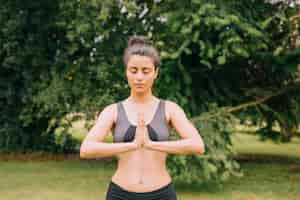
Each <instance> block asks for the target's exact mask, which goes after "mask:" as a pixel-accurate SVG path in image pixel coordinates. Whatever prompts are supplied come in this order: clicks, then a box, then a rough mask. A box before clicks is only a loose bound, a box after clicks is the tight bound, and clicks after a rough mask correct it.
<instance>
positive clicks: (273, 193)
mask: <svg viewBox="0 0 300 200" xmlns="http://www.w3.org/2000/svg"><path fill="white" fill-rule="evenodd" d="M0 164H1V170H0V177H2V178H1V179H0V185H1V187H0V194H1V196H2V197H3V199H5V200H16V199H22V200H26V199H28V200H29V199H30V200H41V199H43V200H48V199H49V200H50V199H51V200H52V199H57V200H60V199H62V200H81V199H85V200H96V199H104V196H105V192H106V188H107V186H108V183H109V180H110V177H111V175H112V174H113V172H114V171H115V167H116V165H115V163H114V162H104V161H100V160H97V161H95V160H94V161H89V160H65V161H33V162H31V161H26V162H24V161H23V162H21V161H16V160H15V161H12V160H10V161H9V162H5V161H2V162H1V163H0ZM242 167H243V171H244V173H245V176H244V177H242V178H240V179H238V178H236V179H232V180H230V181H229V182H228V183H227V184H226V185H225V187H224V189H223V190H219V191H214V192H211V191H210V192H209V191H205V189H201V188H198V189H196V188H194V189H193V190H187V189H185V190H181V189H180V188H177V187H176V185H175V188H176V191H177V194H178V197H179V199H183V200H227V199H232V200H247V199H249V200H252V199H254V200H268V199H270V200H279V199H280V200H282V199H287V200H293V199H295V200H296V199H297V198H296V197H299V195H300V164H299V162H298V163H297V162H295V163H293V162H289V163H278V162H271V163H268V162H243V163H242ZM1 199H2V198H1Z"/></svg>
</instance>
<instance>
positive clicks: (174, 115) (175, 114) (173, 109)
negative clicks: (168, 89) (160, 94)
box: [165, 100, 186, 127]
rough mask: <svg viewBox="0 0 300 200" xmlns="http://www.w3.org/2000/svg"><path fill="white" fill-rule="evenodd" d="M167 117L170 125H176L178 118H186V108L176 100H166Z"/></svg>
mask: <svg viewBox="0 0 300 200" xmlns="http://www.w3.org/2000/svg"><path fill="white" fill-rule="evenodd" d="M165 105H166V118H167V121H168V123H169V125H170V126H172V127H174V122H175V121H176V119H179V118H180V119H181V120H182V119H186V115H185V112H184V110H183V109H182V108H181V106H180V105H178V104H177V103H176V102H174V101H170V100H165Z"/></svg>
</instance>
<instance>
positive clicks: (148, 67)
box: [129, 65, 152, 69]
mask: <svg viewBox="0 0 300 200" xmlns="http://www.w3.org/2000/svg"><path fill="white" fill-rule="evenodd" d="M129 67H135V68H138V66H134V65H132V66H129ZM142 68H143V69H151V68H152V67H150V66H145V67H142Z"/></svg>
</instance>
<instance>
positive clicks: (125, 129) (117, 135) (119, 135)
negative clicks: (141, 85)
mask: <svg viewBox="0 0 300 200" xmlns="http://www.w3.org/2000/svg"><path fill="white" fill-rule="evenodd" d="M117 109H118V114H117V121H116V124H115V127H114V129H113V142H131V141H133V140H134V137H135V131H136V126H135V125H133V124H131V122H130V121H129V120H128V118H127V115H126V112H125V109H124V106H123V104H122V102H118V103H117ZM146 126H147V129H148V133H149V137H150V139H151V140H153V141H166V140H168V139H169V127H168V123H167V120H166V116H165V102H164V101H163V100H161V99H160V100H159V105H158V108H157V110H156V112H155V114H154V117H153V119H152V120H151V122H150V123H149V124H147V125H146Z"/></svg>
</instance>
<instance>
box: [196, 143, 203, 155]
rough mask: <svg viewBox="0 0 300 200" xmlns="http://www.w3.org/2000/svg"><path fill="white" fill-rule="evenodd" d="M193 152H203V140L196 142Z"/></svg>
mask: <svg viewBox="0 0 300 200" xmlns="http://www.w3.org/2000/svg"><path fill="white" fill-rule="evenodd" d="M195 153H197V154H204V153H205V145H204V143H203V142H198V143H197V144H196V145H195Z"/></svg>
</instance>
